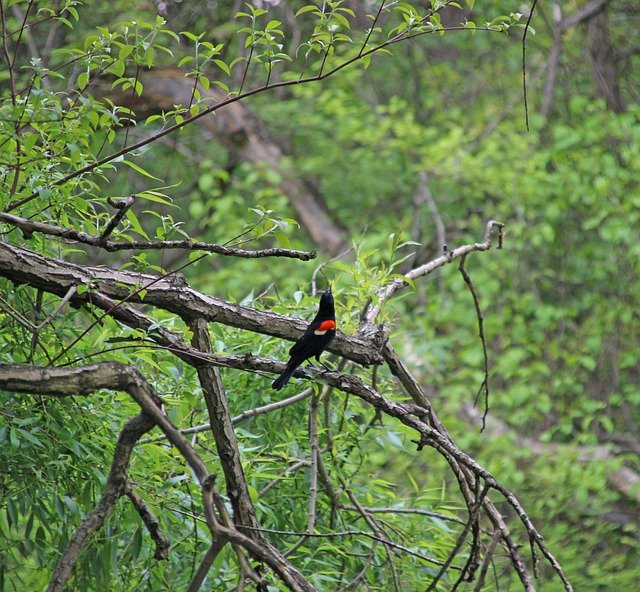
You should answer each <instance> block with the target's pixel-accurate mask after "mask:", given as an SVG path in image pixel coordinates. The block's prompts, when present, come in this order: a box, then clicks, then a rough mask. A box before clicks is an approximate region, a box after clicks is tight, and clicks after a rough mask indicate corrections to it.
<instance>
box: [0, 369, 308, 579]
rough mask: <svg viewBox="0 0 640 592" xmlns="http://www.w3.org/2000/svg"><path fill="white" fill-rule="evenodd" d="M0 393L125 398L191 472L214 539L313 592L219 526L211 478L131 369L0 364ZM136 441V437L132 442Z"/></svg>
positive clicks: (254, 545)
mask: <svg viewBox="0 0 640 592" xmlns="http://www.w3.org/2000/svg"><path fill="white" fill-rule="evenodd" d="M0 388H1V389H4V390H8V391H14V392H23V393H32V394H39V395H53V396H68V395H70V394H75V395H79V394H84V395H88V394H91V393H93V392H95V391H96V390H99V389H114V390H120V391H124V392H127V393H128V394H129V395H131V397H132V398H133V400H134V401H136V403H138V405H139V406H140V407H141V409H142V411H143V414H142V416H143V417H144V418H145V421H150V420H152V422H153V423H155V424H156V425H157V426H158V427H159V428H160V429H161V430H162V431H163V432H164V434H165V436H166V437H167V439H168V440H169V441H170V442H171V443H172V444H173V445H174V446H175V447H176V448H177V449H178V451H179V452H180V454H181V455H182V456H183V458H184V459H185V461H186V462H187V464H188V465H189V467H190V468H191V470H192V471H193V472H194V474H195V476H196V478H197V479H198V482H199V483H200V485H201V488H202V499H203V509H204V514H205V517H206V519H207V523H208V525H209V528H210V529H211V531H212V535H213V537H214V539H215V540H219V541H226V542H230V543H232V544H234V545H239V546H241V547H244V548H245V549H247V551H248V552H249V553H250V554H251V555H252V556H253V557H254V558H255V559H256V560H259V561H263V562H265V563H266V564H267V565H269V567H270V568H271V569H273V571H274V572H275V573H276V574H277V575H278V576H279V577H280V578H281V579H282V581H283V582H284V584H285V585H286V586H287V587H288V588H289V589H290V590H293V591H294V592H316V590H315V588H314V587H313V586H312V585H311V584H310V583H309V582H308V581H307V579H306V578H304V576H303V575H302V574H301V573H300V572H299V570H298V569H297V568H296V567H295V566H293V565H292V564H291V563H289V562H288V561H287V560H286V559H285V558H284V557H283V556H282V554H280V552H279V551H277V550H275V549H274V548H273V547H271V546H267V545H263V544H261V543H259V542H257V541H255V540H253V539H251V538H250V537H248V536H246V535H245V534H242V533H240V532H238V531H237V530H235V528H233V526H229V525H226V524H224V523H223V522H221V521H219V520H218V517H217V516H216V513H215V510H214V508H215V506H216V505H220V504H221V503H222V500H221V497H220V495H219V494H218V493H217V491H216V490H215V488H214V479H213V477H212V475H211V474H210V472H209V470H208V468H207V466H206V465H205V463H204V462H203V461H202V459H201V458H200V456H199V455H198V453H197V452H196V451H195V450H194V448H193V447H192V446H191V444H189V442H187V440H186V439H185V438H184V436H182V434H181V433H180V431H179V430H178V429H177V428H176V427H175V426H174V425H173V424H172V423H171V422H170V421H169V419H168V418H167V416H166V415H165V414H164V412H163V410H162V405H161V400H160V399H159V397H158V396H157V395H156V393H155V392H154V390H153V389H152V388H151V387H150V385H149V384H148V382H147V381H146V380H145V378H144V377H143V376H142V375H141V374H140V372H139V371H138V370H137V369H136V368H134V367H133V366H127V365H125V364H120V363H117V362H102V363H100V364H92V365H90V366H82V367H77V368H40V367H37V366H27V365H24V364H0ZM138 439H139V437H138V438H137V439H136V441H137V440H138ZM125 485H126V479H125V480H124V481H123V482H122V485H121V487H122V491H121V494H120V495H122V494H123V493H124V488H125ZM103 521H104V520H102V522H103ZM102 522H99V523H98V525H97V526H94V524H93V523H91V524H90V525H89V526H91V528H92V530H90V532H94V531H95V529H96V528H98V527H99V525H100V524H102ZM90 532H89V533H88V534H90ZM88 534H86V535H85V534H83V538H82V541H84V540H85V539H86V537H87V536H88ZM72 541H73V539H72ZM70 544H71V543H70ZM80 548H81V545H80V546H79V547H78V549H77V550H76V551H74V552H75V555H74V557H75V558H77V555H78V553H79V551H80ZM63 558H64V556H63ZM63 558H61V560H62V559H63ZM74 561H75V559H74ZM65 570H66V571H65V572H64V573H65V574H66V578H58V579H59V580H60V581H61V583H60V584H57V583H56V587H54V588H50V590H49V591H48V592H54V591H56V592H57V591H58V590H62V589H63V587H64V582H65V581H66V579H68V577H69V574H70V570H71V566H69V568H65ZM63 575H64V574H63ZM57 581H58V580H56V582H57ZM53 583H54V580H52V585H53Z"/></svg>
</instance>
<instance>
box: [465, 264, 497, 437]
mask: <svg viewBox="0 0 640 592" xmlns="http://www.w3.org/2000/svg"><path fill="white" fill-rule="evenodd" d="M466 259H467V256H466V255H463V256H462V258H461V259H460V265H458V270H459V271H460V273H461V274H462V277H463V278H464V281H465V283H466V284H467V286H468V287H469V291H470V292H471V296H472V297H473V305H474V306H475V309H476V316H477V317H478V337H480V341H481V342H482V355H483V356H484V379H483V380H482V384H481V385H480V389H479V390H478V394H477V395H476V400H475V402H474V405H475V404H477V402H478V397H479V396H480V393H481V392H483V391H484V413H483V414H482V428H481V429H480V431H481V432H482V431H484V428H485V426H486V420H487V414H488V413H489V355H488V354H487V340H486V339H485V336H484V316H483V314H482V309H481V308H480V299H479V298H478V293H477V292H476V288H475V286H474V285H473V282H472V281H471V276H470V275H469V274H468V273H467V270H466V269H465V267H464V263H465V261H466Z"/></svg>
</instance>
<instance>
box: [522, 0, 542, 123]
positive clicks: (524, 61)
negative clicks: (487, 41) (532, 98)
mask: <svg viewBox="0 0 640 592" xmlns="http://www.w3.org/2000/svg"><path fill="white" fill-rule="evenodd" d="M537 3H538V0H533V4H532V5H531V11H530V12H529V18H528V19H527V24H526V25H525V27H524V33H523V34H522V96H523V98H524V120H525V124H526V127H527V131H529V104H528V102H527V33H528V32H529V26H530V25H531V19H532V18H533V11H534V10H535V8H536V4H537Z"/></svg>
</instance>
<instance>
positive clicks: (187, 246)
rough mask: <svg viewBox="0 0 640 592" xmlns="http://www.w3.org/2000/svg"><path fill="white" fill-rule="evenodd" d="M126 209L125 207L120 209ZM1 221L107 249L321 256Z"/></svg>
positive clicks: (4, 216) (0, 216)
mask: <svg viewBox="0 0 640 592" xmlns="http://www.w3.org/2000/svg"><path fill="white" fill-rule="evenodd" d="M120 211H122V210H120ZM0 220H1V221H3V222H6V223H7V224H12V225H14V226H16V227H17V228H20V230H22V232H23V233H25V234H26V235H27V237H29V236H30V235H31V234H33V233H35V232H38V233H41V234H45V235H48V236H55V237H58V238H63V239H66V240H70V241H75V242H79V243H82V244H84V245H90V246H92V247H98V248H100V249H104V250H105V251H109V252H111V253H112V252H115V251H136V250H139V251H145V250H162V249H179V250H185V251H204V252H206V253H215V254H216V255H224V256H226V257H240V258H243V259H258V258H261V257H287V258H290V259H300V260H302V261H309V260H310V259H315V257H316V256H317V254H316V252H315V251H296V250H294V249H282V248H270V249H257V250H247V249H238V248H235V247H225V246H224V245H216V244H212V243H205V242H200V241H192V240H190V239H183V240H163V241H114V240H108V239H107V238H106V237H105V234H104V233H102V234H100V235H95V234H89V233H87V232H82V231H80V230H74V229H72V228H62V227H61V226H55V225H54V224H47V223H44V222H36V221H34V220H28V219H26V218H21V217H20V216H14V215H13V214H8V213H6V212H0Z"/></svg>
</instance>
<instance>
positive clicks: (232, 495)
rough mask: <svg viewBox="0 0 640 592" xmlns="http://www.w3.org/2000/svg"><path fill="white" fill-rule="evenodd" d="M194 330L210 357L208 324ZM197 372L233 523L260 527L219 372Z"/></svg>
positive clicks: (202, 367)
mask: <svg viewBox="0 0 640 592" xmlns="http://www.w3.org/2000/svg"><path fill="white" fill-rule="evenodd" d="M191 330H192V331H193V339H192V343H193V344H194V345H195V346H196V347H197V348H198V349H199V350H200V351H203V352H204V353H206V354H209V353H211V338H210V336H209V330H208V327H207V323H206V321H204V320H202V319H196V320H194V321H193V322H192V323H191ZM199 362H200V361H199ZM196 368H197V372H198V379H199V380H200V386H201V387H202V393H203V395H204V400H205V403H206V405H207V411H208V413H209V425H210V428H211V431H212V433H213V437H214V439H215V441H216V448H217V450H218V455H219V456H220V463H221V464H222V471H223V472H224V476H225V480H226V483H227V494H228V495H229V499H230V500H231V506H232V507H233V513H234V520H235V522H236V523H237V524H246V525H248V526H258V522H257V520H256V513H255V509H254V507H253V503H252V502H251V498H250V496H249V488H248V486H247V481H246V479H245V476H244V469H243V468H242V459H241V458H240V451H239V450H238V442H237V440H236V433H235V431H234V429H233V422H232V420H231V414H230V413H229V405H228V402H227V396H226V394H225V392H224V385H223V384H222V378H221V376H220V369H219V368H217V367H216V366H212V365H210V364H207V363H203V362H200V363H197V364H196ZM263 543H264V541H263Z"/></svg>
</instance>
